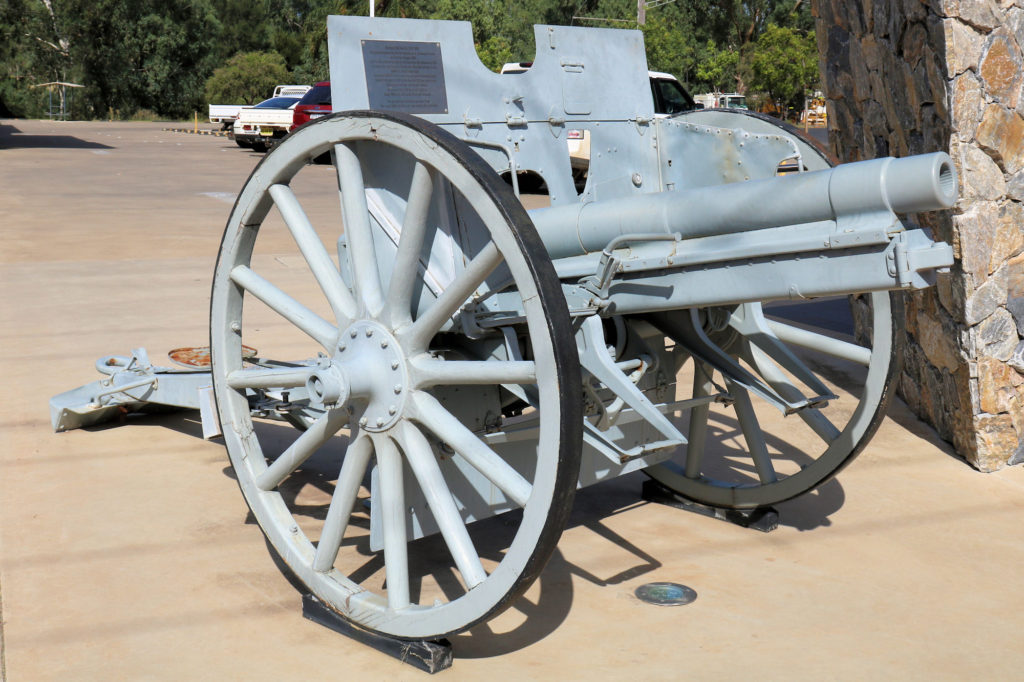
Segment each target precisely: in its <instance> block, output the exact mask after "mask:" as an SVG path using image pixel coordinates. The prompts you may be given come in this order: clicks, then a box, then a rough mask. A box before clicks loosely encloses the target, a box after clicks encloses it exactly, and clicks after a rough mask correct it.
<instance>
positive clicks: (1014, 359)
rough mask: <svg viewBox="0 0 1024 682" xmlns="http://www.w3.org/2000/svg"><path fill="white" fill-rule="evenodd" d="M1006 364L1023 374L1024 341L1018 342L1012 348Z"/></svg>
mask: <svg viewBox="0 0 1024 682" xmlns="http://www.w3.org/2000/svg"><path fill="white" fill-rule="evenodd" d="M1006 364H1008V365H1009V366H1010V367H1013V368H1014V369H1015V370H1017V371H1018V372H1019V373H1020V374H1022V375H1024V341H1021V342H1020V343H1018V344H1017V347H1016V348H1014V349H1013V355H1011V356H1010V359H1009V361H1007V363H1006Z"/></svg>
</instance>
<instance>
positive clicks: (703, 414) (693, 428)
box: [686, 360, 715, 478]
mask: <svg viewBox="0 0 1024 682" xmlns="http://www.w3.org/2000/svg"><path fill="white" fill-rule="evenodd" d="M712 371H713V370H712V369H711V367H710V366H708V365H705V364H703V363H700V362H697V361H696V360H694V366H693V397H694V398H704V397H707V396H709V395H711V394H712V392H714V390H715V386H714V384H712V383H711V372H712ZM710 411H711V404H710V403H706V402H705V403H701V404H699V405H697V406H696V407H693V408H692V409H691V410H690V428H689V431H688V433H687V434H686V439H687V443H686V476H687V477H688V478H697V477H698V476H700V467H701V463H702V462H703V461H704V451H705V448H706V447H707V435H708V413H709V412H710Z"/></svg>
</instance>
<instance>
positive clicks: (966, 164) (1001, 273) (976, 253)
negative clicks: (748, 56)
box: [813, 0, 1024, 471]
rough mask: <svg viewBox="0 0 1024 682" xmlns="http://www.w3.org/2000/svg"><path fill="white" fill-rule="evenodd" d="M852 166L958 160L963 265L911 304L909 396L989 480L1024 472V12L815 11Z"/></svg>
mask: <svg viewBox="0 0 1024 682" xmlns="http://www.w3.org/2000/svg"><path fill="white" fill-rule="evenodd" d="M813 7H814V12H815V16H816V20H817V37H818V48H819V54H820V57H821V72H822V78H823V81H824V84H825V94H826V97H827V100H828V101H827V104H828V113H829V128H830V138H831V144H832V148H833V152H834V153H835V154H836V156H837V157H838V158H839V159H840V160H841V161H856V160H860V159H869V158H875V157H879V156H905V155H907V154H920V153H926V152H932V151H939V150H941V151H946V152H948V153H949V154H950V156H952V157H953V159H954V161H955V163H956V166H957V169H958V171H959V174H960V188H961V200H960V202H959V203H958V204H957V206H956V208H955V209H954V210H953V211H952V212H945V213H943V214H939V215H936V214H922V215H920V216H911V217H910V221H911V222H917V223H919V224H921V225H922V226H924V227H927V228H930V229H931V230H932V232H933V233H934V234H935V235H936V236H937V237H938V238H941V239H943V240H945V241H948V242H950V243H951V244H953V249H954V252H955V254H956V264H955V265H954V267H953V268H952V271H951V272H950V274H948V275H940V277H939V281H938V285H937V286H936V287H935V288H933V289H930V290H927V291H923V292H916V293H913V294H910V295H907V296H906V310H907V338H906V351H905V354H904V370H903V374H902V377H901V381H900V394H901V395H902V396H903V398H904V399H905V400H906V402H907V404H908V405H909V406H910V407H911V409H913V410H914V411H915V412H916V413H917V414H918V415H920V416H921V417H922V418H923V419H924V420H925V421H927V422H928V423H930V424H932V425H933V426H934V427H935V429H936V430H937V431H938V433H939V435H940V436H942V438H944V439H945V440H947V441H950V442H951V443H953V446H954V447H955V449H956V451H957V452H958V453H960V454H961V455H962V456H963V457H965V458H966V459H967V461H968V462H970V463H971V464H972V465H973V466H975V467H977V468H978V469H981V470H983V471H991V470H994V469H998V468H1000V467H1002V466H1005V465H1006V464H1015V463H1019V462H1022V461H1024V342H1022V341H1021V338H1020V337H1021V336H1022V335H1024V255H1022V249H1024V53H1022V47H1024V0H817V1H816V3H815V4H814V5H813Z"/></svg>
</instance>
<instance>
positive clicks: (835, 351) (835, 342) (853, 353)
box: [768, 320, 871, 367]
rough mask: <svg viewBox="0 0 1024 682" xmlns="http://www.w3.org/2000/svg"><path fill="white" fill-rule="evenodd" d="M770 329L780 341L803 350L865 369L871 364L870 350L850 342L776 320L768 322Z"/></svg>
mask: <svg viewBox="0 0 1024 682" xmlns="http://www.w3.org/2000/svg"><path fill="white" fill-rule="evenodd" d="M768 327H769V329H771V330H772V332H774V333H775V335H776V336H777V337H779V340H780V341H783V342H785V343H791V344H793V345H795V346H801V347H802V348H810V349H811V350H816V351H820V352H822V353H825V354H826V355H831V356H832V357H835V358H840V359H842V360H849V361H850V362H855V363H857V364H859V365H864V366H865V367H867V366H868V365H870V364H871V349H870V348H865V347H864V346H858V345H857V344H855V343H850V342H849V341H842V340H840V339H834V338H832V337H831V336H826V335H825V334H818V333H817V332H812V331H808V330H806V329H801V328H799V327H794V326H792V325H789V324H784V323H782V322H776V321H775V320H768Z"/></svg>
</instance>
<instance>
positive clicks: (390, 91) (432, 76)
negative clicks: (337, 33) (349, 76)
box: [362, 40, 448, 114]
mask: <svg viewBox="0 0 1024 682" xmlns="http://www.w3.org/2000/svg"><path fill="white" fill-rule="evenodd" d="M362 46H363V69H364V70H365V73H366V94H367V97H368V99H369V102H370V108H371V109H382V110H388V111H401V112H403V113H406V114H447V113H448V94H447V92H446V91H445V87H444V64H443V63H442V62H441V44H440V43H419V42H412V41H405V40H364V41H362Z"/></svg>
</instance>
